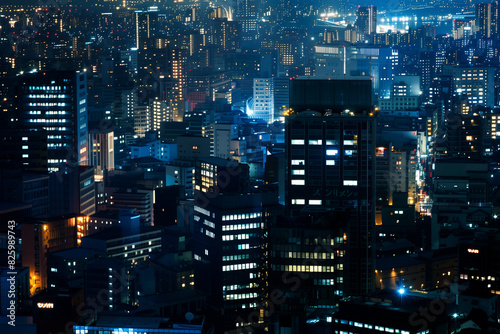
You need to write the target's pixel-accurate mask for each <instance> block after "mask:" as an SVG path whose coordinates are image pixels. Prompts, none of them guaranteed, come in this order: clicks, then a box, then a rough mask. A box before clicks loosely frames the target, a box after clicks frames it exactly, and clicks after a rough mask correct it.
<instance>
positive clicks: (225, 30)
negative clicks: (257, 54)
mask: <svg viewBox="0 0 500 334" xmlns="http://www.w3.org/2000/svg"><path fill="white" fill-rule="evenodd" d="M212 29H213V31H212V34H213V35H212V44H214V45H217V46H220V47H222V49H223V50H226V51H234V50H236V49H237V48H239V46H240V38H241V25H240V24H238V22H235V21H228V19H227V18H217V19H214V20H212Z"/></svg>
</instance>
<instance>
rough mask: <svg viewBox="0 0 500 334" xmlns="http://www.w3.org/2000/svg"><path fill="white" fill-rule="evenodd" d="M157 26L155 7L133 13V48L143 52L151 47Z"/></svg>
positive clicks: (156, 10)
mask: <svg viewBox="0 0 500 334" xmlns="http://www.w3.org/2000/svg"><path fill="white" fill-rule="evenodd" d="M157 26H158V8H157V7H150V8H149V9H148V10H139V11H136V12H135V46H136V48H137V49H140V50H145V49H148V48H150V47H151V46H152V43H151V40H152V38H153V37H154V36H155V34H156V32H157V28H158V27H157Z"/></svg>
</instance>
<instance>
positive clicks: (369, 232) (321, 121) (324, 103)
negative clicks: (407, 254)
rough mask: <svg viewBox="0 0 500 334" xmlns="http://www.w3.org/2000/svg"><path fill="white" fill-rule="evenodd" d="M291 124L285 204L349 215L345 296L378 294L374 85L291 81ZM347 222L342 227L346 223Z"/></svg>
mask: <svg viewBox="0 0 500 334" xmlns="http://www.w3.org/2000/svg"><path fill="white" fill-rule="evenodd" d="M290 108H291V114H290V116H288V117H286V119H285V127H286V139H285V145H286V154H287V173H288V178H287V181H286V184H285V193H286V194H287V198H286V205H287V206H288V207H289V208H290V211H291V213H292V214H293V215H299V214H300V213H301V212H304V211H310V212H323V211H327V210H340V209H342V210H347V211H348V215H347V217H348V218H346V219H347V221H343V222H342V223H343V224H346V225H347V228H346V234H345V238H346V240H347V243H346V261H345V264H344V275H345V279H344V292H343V293H344V296H347V295H356V294H362V293H366V292H369V291H371V290H372V287H373V284H374V281H373V277H372V275H373V272H374V246H373V245H374V244H373V242H374V230H373V229H374V225H375V156H374V154H375V126H376V122H375V119H376V117H375V116H374V114H373V112H372V85H371V80H369V79H366V80H363V79H357V80H354V79H346V80H299V79H296V80H292V81H291V88H290ZM340 223H341V222H339V224H340Z"/></svg>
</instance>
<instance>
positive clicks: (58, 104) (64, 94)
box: [18, 71, 88, 172]
mask: <svg viewBox="0 0 500 334" xmlns="http://www.w3.org/2000/svg"><path fill="white" fill-rule="evenodd" d="M18 99H19V100H18V103H19V104H18V111H19V118H20V120H21V122H22V124H23V126H24V127H25V128H27V129H30V130H42V129H43V130H45V132H46V135H47V157H48V164H47V167H48V170H49V171H50V172H53V171H57V170H58V169H59V167H58V166H59V165H60V164H63V163H73V164H81V165H87V164H88V130H87V73H86V72H79V71H76V72H75V71H49V72H38V73H29V74H26V75H24V76H23V77H22V78H21V80H20V81H19V85H18Z"/></svg>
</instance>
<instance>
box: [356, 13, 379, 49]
mask: <svg viewBox="0 0 500 334" xmlns="http://www.w3.org/2000/svg"><path fill="white" fill-rule="evenodd" d="M356 28H357V29H358V39H359V40H360V41H362V42H364V41H367V40H368V38H369V36H370V35H371V34H372V33H376V32H377V7H374V6H366V7H362V6H358V12H357V14H356Z"/></svg>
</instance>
